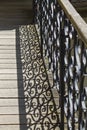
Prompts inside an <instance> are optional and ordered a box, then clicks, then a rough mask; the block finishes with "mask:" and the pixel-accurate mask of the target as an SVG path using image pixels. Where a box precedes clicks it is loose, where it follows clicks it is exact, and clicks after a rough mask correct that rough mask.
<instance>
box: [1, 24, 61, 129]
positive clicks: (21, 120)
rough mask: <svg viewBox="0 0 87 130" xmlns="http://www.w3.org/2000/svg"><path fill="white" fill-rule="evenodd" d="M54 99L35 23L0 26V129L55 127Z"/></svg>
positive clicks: (55, 96)
mask: <svg viewBox="0 0 87 130" xmlns="http://www.w3.org/2000/svg"><path fill="white" fill-rule="evenodd" d="M53 93H54V94H53ZM58 102H59V101H58V95H57V92H55V91H54V90H51V88H50V85H49V82H48V77H47V74H46V70H45V67H44V64H43V60H42V58H41V54H40V45H39V39H38V36H37V32H36V29H35V27H34V26H33V25H25V26H16V28H14V29H11V28H9V29H8V30H5V29H4V30H1V31H0V129H3V130H36V129H38V130H59V127H58V124H59V113H58V111H57V109H58Z"/></svg>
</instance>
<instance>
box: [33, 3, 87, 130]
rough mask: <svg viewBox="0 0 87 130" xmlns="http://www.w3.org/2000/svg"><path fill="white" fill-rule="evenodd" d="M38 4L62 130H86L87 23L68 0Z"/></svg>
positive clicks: (42, 42)
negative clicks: (57, 94)
mask: <svg viewBox="0 0 87 130" xmlns="http://www.w3.org/2000/svg"><path fill="white" fill-rule="evenodd" d="M34 5H35V9H36V11H35V22H36V23H37V24H38V25H39V26H38V27H39V29H40V38H41V52H42V55H43V58H44V59H46V60H45V61H46V62H45V64H47V63H48V70H50V71H51V72H52V76H53V85H52V87H53V88H54V87H56V88H57V90H58V93H59V98H60V100H59V101H60V103H59V104H60V107H59V109H60V130H86V129H87V24H86V23H85V22H84V21H83V19H82V18H81V17H80V15H79V14H78V13H77V12H76V10H75V9H74V8H73V6H72V5H71V4H70V2H69V1H68V0H35V1H34ZM47 59H48V60H47ZM46 66H47V65H46Z"/></svg>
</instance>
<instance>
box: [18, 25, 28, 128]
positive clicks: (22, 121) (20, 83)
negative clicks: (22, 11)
mask: <svg viewBox="0 0 87 130" xmlns="http://www.w3.org/2000/svg"><path fill="white" fill-rule="evenodd" d="M16 57H17V77H18V95H19V98H18V101H19V119H20V130H27V119H26V108H25V107H26V106H25V96H24V86H23V71H22V63H21V52H20V38H19V27H17V28H16Z"/></svg>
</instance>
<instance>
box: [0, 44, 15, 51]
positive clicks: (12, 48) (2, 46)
mask: <svg viewBox="0 0 87 130" xmlns="http://www.w3.org/2000/svg"><path fill="white" fill-rule="evenodd" d="M0 50H16V46H14V45H9V46H8V45H0Z"/></svg>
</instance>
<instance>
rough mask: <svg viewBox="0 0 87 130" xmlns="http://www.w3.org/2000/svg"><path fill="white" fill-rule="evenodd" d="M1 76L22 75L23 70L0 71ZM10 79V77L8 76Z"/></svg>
mask: <svg viewBox="0 0 87 130" xmlns="http://www.w3.org/2000/svg"><path fill="white" fill-rule="evenodd" d="M4 67H5V68H6V66H5V65H4ZM1 74H6V75H7V74H16V75H17V74H21V75H22V70H21V69H11V68H10V69H0V75H1ZM8 77H9V76H8Z"/></svg>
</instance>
